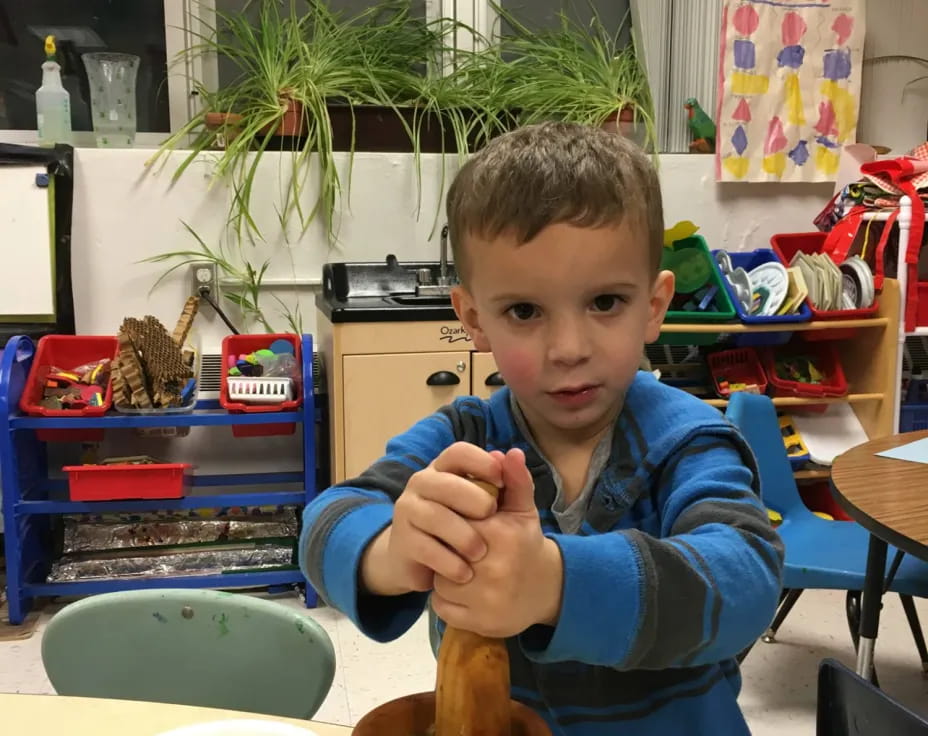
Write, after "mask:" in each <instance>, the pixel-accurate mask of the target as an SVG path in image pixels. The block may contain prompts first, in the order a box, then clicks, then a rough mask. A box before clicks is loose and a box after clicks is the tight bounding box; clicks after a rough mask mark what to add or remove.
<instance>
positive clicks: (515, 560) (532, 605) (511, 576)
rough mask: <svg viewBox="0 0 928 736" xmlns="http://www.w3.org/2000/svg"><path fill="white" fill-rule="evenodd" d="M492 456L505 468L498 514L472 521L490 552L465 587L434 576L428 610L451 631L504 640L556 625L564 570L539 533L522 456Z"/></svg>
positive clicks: (552, 546) (549, 543) (517, 452)
mask: <svg viewBox="0 0 928 736" xmlns="http://www.w3.org/2000/svg"><path fill="white" fill-rule="evenodd" d="M492 454H493V455H494V456H496V457H498V458H499V459H500V462H501V464H502V468H503V495H502V500H501V503H500V506H499V511H497V512H496V514H494V515H493V516H492V517H489V518H487V519H485V520H483V521H475V522H472V526H473V527H474V528H475V529H476V530H477V531H478V532H479V533H480V535H481V536H482V537H483V539H484V540H486V545H487V549H488V552H487V554H486V556H485V557H483V558H482V559H480V560H479V561H475V563H474V565H473V569H474V576H473V579H472V580H470V581H469V582H463V583H462V582H461V581H460V580H452V579H449V578H448V577H447V576H444V575H441V574H436V575H435V588H434V592H433V593H432V607H433V608H434V609H435V613H436V614H438V616H440V617H441V618H442V619H443V620H444V621H445V623H447V624H448V625H449V626H455V627H457V628H460V629H466V630H468V631H473V632H476V633H478V634H482V635H484V636H491V637H498V638H505V637H508V636H514V635H516V634H521V633H522V632H523V631H525V630H526V629H527V628H529V627H530V626H532V625H534V624H548V625H551V626H553V625H555V624H556V623H557V619H558V616H559V614H560V607H561V587H562V585H563V578H564V567H563V562H562V561H561V553H560V550H559V549H558V547H557V545H556V544H555V543H554V542H553V541H551V540H550V539H546V538H545V536H544V535H543V534H542V532H541V525H540V524H539V521H538V510H537V509H536V508H535V494H534V491H535V487H534V483H533V482H532V476H531V473H529V471H528V468H526V466H525V455H524V454H523V453H522V451H521V450H510V451H509V452H508V453H507V454H506V455H505V456H504V455H503V454H502V453H500V452H494V453H492Z"/></svg>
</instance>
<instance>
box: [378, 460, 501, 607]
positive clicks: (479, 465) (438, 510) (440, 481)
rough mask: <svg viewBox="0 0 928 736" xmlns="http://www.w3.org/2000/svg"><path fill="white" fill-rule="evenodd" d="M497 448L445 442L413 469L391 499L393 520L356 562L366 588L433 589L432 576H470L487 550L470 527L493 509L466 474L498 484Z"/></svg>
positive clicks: (391, 591) (460, 579) (387, 591)
mask: <svg viewBox="0 0 928 736" xmlns="http://www.w3.org/2000/svg"><path fill="white" fill-rule="evenodd" d="M501 457H502V453H496V454H495V455H492V454H490V453H489V452H487V451H486V450H484V449H482V448H480V447H477V446H476V445H472V444H470V443H467V442H457V443H455V444H453V445H451V446H450V447H448V448H447V449H446V450H445V451H444V452H442V453H441V455H439V456H438V457H437V458H436V459H435V461H434V462H433V463H432V464H431V465H429V466H428V467H427V468H424V469H423V470H420V471H419V472H418V473H415V474H414V475H413V476H412V477H411V478H410V479H409V482H408V483H407V484H406V488H405V490H404V491H403V493H402V494H401V495H400V497H399V498H398V499H397V501H396V506H395V508H394V511H393V523H392V524H391V525H390V526H389V527H387V528H386V529H385V530H384V531H383V532H382V533H381V534H380V535H379V536H378V537H376V538H375V539H374V541H373V542H372V543H371V544H370V546H369V547H368V549H367V551H366V552H365V554H364V557H363V559H362V562H361V575H362V580H363V583H364V587H365V588H366V589H367V591H368V592H370V593H374V594H377V595H400V594H402V593H408V592H411V591H427V590H431V589H432V585H433V579H434V576H435V575H436V574H437V575H441V576H442V577H444V578H447V579H449V580H453V581H455V582H457V583H466V582H467V581H468V580H470V579H471V578H472V577H473V569H472V567H471V566H472V563H474V562H477V561H478V560H480V559H482V558H483V556H484V555H485V554H486V552H487V545H486V543H485V542H484V540H483V537H481V536H480V534H478V532H477V531H476V529H475V528H474V527H473V522H474V521H476V520H482V519H486V518H488V517H489V516H491V515H492V514H493V513H495V511H496V499H494V498H493V497H492V496H490V495H489V494H488V493H487V492H486V491H484V490H482V489H481V488H479V487H478V486H476V485H475V484H473V483H471V482H470V481H469V480H467V476H470V477H473V478H476V479H479V480H484V481H487V482H488V483H492V484H493V485H495V486H497V487H498V486H501V485H502V484H503V469H502V464H501V462H500V459H501Z"/></svg>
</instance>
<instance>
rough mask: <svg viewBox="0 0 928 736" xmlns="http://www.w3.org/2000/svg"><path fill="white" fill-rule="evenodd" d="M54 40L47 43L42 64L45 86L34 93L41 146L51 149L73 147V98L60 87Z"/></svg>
mask: <svg viewBox="0 0 928 736" xmlns="http://www.w3.org/2000/svg"><path fill="white" fill-rule="evenodd" d="M56 52H57V49H56V48H55V37H54V36H48V37H47V38H46V39H45V63H44V64H42V86H41V87H39V89H38V90H36V93H35V111H36V119H37V121H38V123H39V145H40V146H45V147H48V148H50V147H52V146H54V145H55V144H56V143H68V144H70V143H71V95H69V94H68V91H67V90H66V89H65V88H64V86H63V85H62V84H61V67H60V66H59V65H58V62H56V61H55V55H56Z"/></svg>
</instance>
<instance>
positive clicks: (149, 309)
mask: <svg viewBox="0 0 928 736" xmlns="http://www.w3.org/2000/svg"><path fill="white" fill-rule="evenodd" d="M150 154H151V151H142V150H124V151H120V150H96V149H80V150H78V152H77V156H76V194H75V202H74V225H73V262H74V269H73V276H74V291H75V310H76V314H77V328H78V331H79V332H83V333H106V334H112V333H113V332H114V331H115V330H116V328H117V327H118V325H119V323H120V321H121V320H122V318H123V317H124V316H126V315H143V314H148V313H151V314H154V315H155V316H157V317H159V318H160V319H162V320H163V321H172V320H173V319H174V317H175V314H176V313H177V312H178V311H179V309H180V307H181V305H182V304H183V300H184V299H185V298H186V296H187V294H188V288H189V280H188V273H187V269H181V270H179V271H177V272H175V274H173V275H172V276H171V277H169V278H168V279H166V280H165V281H164V282H163V284H162V285H161V286H160V287H159V288H158V289H157V290H156V291H155V292H153V293H149V291H150V289H151V287H152V285H153V284H154V282H155V281H156V280H157V278H158V277H159V276H160V275H161V273H163V271H164V270H165V267H164V266H163V265H159V264H146V263H140V261H142V260H143V259H145V258H148V257H151V256H153V255H157V254H159V253H163V252H166V251H172V250H182V249H187V248H190V247H195V246H196V244H195V242H194V241H193V239H192V238H191V237H190V236H189V235H188V234H187V232H186V230H185V229H184V226H183V224H182V223H183V222H187V223H188V224H189V225H190V226H191V227H193V228H194V229H195V230H196V231H197V232H198V233H200V235H201V236H202V237H203V238H204V239H205V240H206V241H207V243H209V244H210V246H211V247H213V246H215V245H216V244H218V243H219V242H220V241H221V240H222V239H223V237H224V236H223V233H224V232H225V230H226V228H225V227H224V222H225V218H226V217H227V214H228V191H226V189H225V188H224V187H222V186H216V187H213V188H212V189H210V187H209V178H208V174H209V170H210V164H209V161H208V160H204V161H202V162H198V163H196V164H194V166H192V167H191V168H190V169H188V171H187V172H186V173H185V174H184V176H183V177H181V178H180V179H179V181H178V182H177V183H176V184H174V185H173V186H172V185H171V173H172V172H173V170H174V168H175V161H176V160H177V159H175V161H171V162H169V163H168V164H167V165H166V166H165V167H164V168H163V169H162V170H160V171H152V170H146V168H145V161H146V160H147V158H148V157H149V156H150ZM280 160H281V159H280V156H277V155H270V154H268V155H266V156H265V160H263V161H262V167H261V171H260V172H259V183H258V185H257V186H256V187H255V192H256V194H255V198H254V201H253V203H252V211H253V213H255V216H256V219H258V221H259V224H262V227H263V226H264V224H266V225H267V232H268V233H275V232H279V231H280V228H279V226H276V221H277V219H276V217H277V216H276V211H275V210H276V206H277V203H278V202H279V201H280V197H279V181H278V180H279V175H280V171H279V167H280ZM341 163H342V164H343V165H344V164H345V163H346V161H345V159H344V158H343V159H341ZM284 165H286V159H284ZM422 165H423V171H424V175H423V181H424V184H423V195H422V196H423V199H422V210H421V215H420V217H419V218H418V219H417V218H416V214H415V212H416V186H415V175H414V167H413V165H412V157H411V156H406V155H394V154H357V155H356V157H355V162H354V174H353V186H352V192H351V207H350V212H348V213H345V215H344V217H343V219H342V223H341V229H340V231H339V232H340V241H341V242H340V244H339V246H338V247H336V248H331V247H329V246H328V245H327V243H326V239H325V237H324V234H323V232H322V229H321V226H320V225H319V224H318V223H314V224H313V225H311V226H310V228H309V229H308V231H307V232H306V233H305V234H304V235H303V236H302V237H300V236H299V234H298V233H291V234H290V243H289V244H288V243H287V242H285V241H284V239H283V238H278V239H276V240H275V242H272V243H268V244H260V245H257V246H253V245H251V244H245V245H244V246H242V253H243V254H245V255H246V257H248V258H250V259H251V260H252V262H254V263H260V262H262V261H263V260H264V259H265V258H266V257H270V258H271V259H272V266H271V268H270V269H269V271H268V274H267V278H268V279H269V280H270V281H272V282H274V283H276V284H279V283H280V282H281V281H288V280H292V279H294V278H295V279H297V280H298V281H300V282H305V281H307V280H313V279H318V278H319V276H320V269H321V264H323V263H325V262H326V261H330V260H382V259H383V258H384V257H385V256H386V255H387V253H394V254H395V255H396V256H397V257H398V258H399V259H400V261H403V260H411V259H437V257H438V238H437V237H434V238H432V239H431V240H430V239H429V238H430V234H431V231H432V223H433V217H434V213H435V211H436V209H435V208H436V205H437V202H438V195H439V188H440V187H439V183H440V178H441V177H440V168H439V167H440V164H439V157H438V156H424V157H423V161H422ZM660 174H661V181H662V189H663V192H664V202H665V210H666V218H667V222H668V223H671V224H672V223H673V222H676V221H677V220H680V219H689V220H692V221H694V222H695V223H697V224H698V225H699V226H700V227H701V232H702V234H703V235H704V236H705V238H706V240H707V241H708V243H709V245H710V247H713V248H717V247H723V248H727V249H729V250H745V249H751V248H756V247H764V246H766V245H767V244H768V242H769V239H770V236H771V235H772V234H773V233H776V232H795V231H804V230H809V229H812V219H813V218H814V216H815V215H816V214H817V213H818V212H819V210H820V209H821V208H822V206H823V205H824V203H825V202H826V201H827V200H828V197H829V196H830V193H831V186H830V185H827V184H825V185H775V184H770V185H766V184H751V185H739V184H732V185H724V186H720V185H717V184H716V183H715V181H714V178H713V163H712V157H711V156H689V155H675V156H663V157H662V158H661V162H660ZM447 178H450V172H449V175H448V177H447ZM226 242H227V243H229V245H230V246H234V239H231V240H230V239H227V240H226ZM233 250H234V248H233ZM272 294H277V295H278V296H280V298H281V299H284V300H285V301H287V302H288V303H295V302H296V301H297V300H299V302H300V304H301V306H302V312H303V316H304V328H305V330H306V331H308V332H312V330H313V327H314V324H315V314H314V307H313V295H314V289H313V287H308V286H305V285H304V286H301V287H298V288H286V287H274V288H273V289H270V290H269V294H268V301H269V302H271V299H270V298H269V297H270V296H271V295H272ZM210 311H211V310H209V308H205V309H204V318H203V319H201V321H200V322H199V327H200V332H201V335H202V336H203V337H204V338H205V340H206V343H207V344H211V345H215V344H218V342H219V340H221V338H222V337H223V335H224V334H225V328H224V326H223V325H222V323H221V322H220V321H219V320H218V319H216V318H215V317H214V316H213V315H211V314H210ZM268 311H269V312H270V313H273V312H274V308H273V304H272V303H271V308H270V309H269V310H268ZM273 321H274V322H275V324H279V325H280V326H281V327H283V326H284V321H283V320H282V319H275V320H273Z"/></svg>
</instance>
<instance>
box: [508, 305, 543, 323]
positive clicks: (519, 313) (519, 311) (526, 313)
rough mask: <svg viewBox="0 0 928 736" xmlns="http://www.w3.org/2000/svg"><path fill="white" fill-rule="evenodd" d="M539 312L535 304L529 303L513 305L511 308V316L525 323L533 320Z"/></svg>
mask: <svg viewBox="0 0 928 736" xmlns="http://www.w3.org/2000/svg"><path fill="white" fill-rule="evenodd" d="M537 312H538V309H537V308H536V307H535V305H534V304H529V303H528V302H520V303H519V304H513V305H512V306H511V307H509V314H511V315H512V316H513V317H514V318H515V319H516V320H518V321H520V322H525V321H527V320H530V319H532V318H533V317H534V316H535V315H536V314H537Z"/></svg>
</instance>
